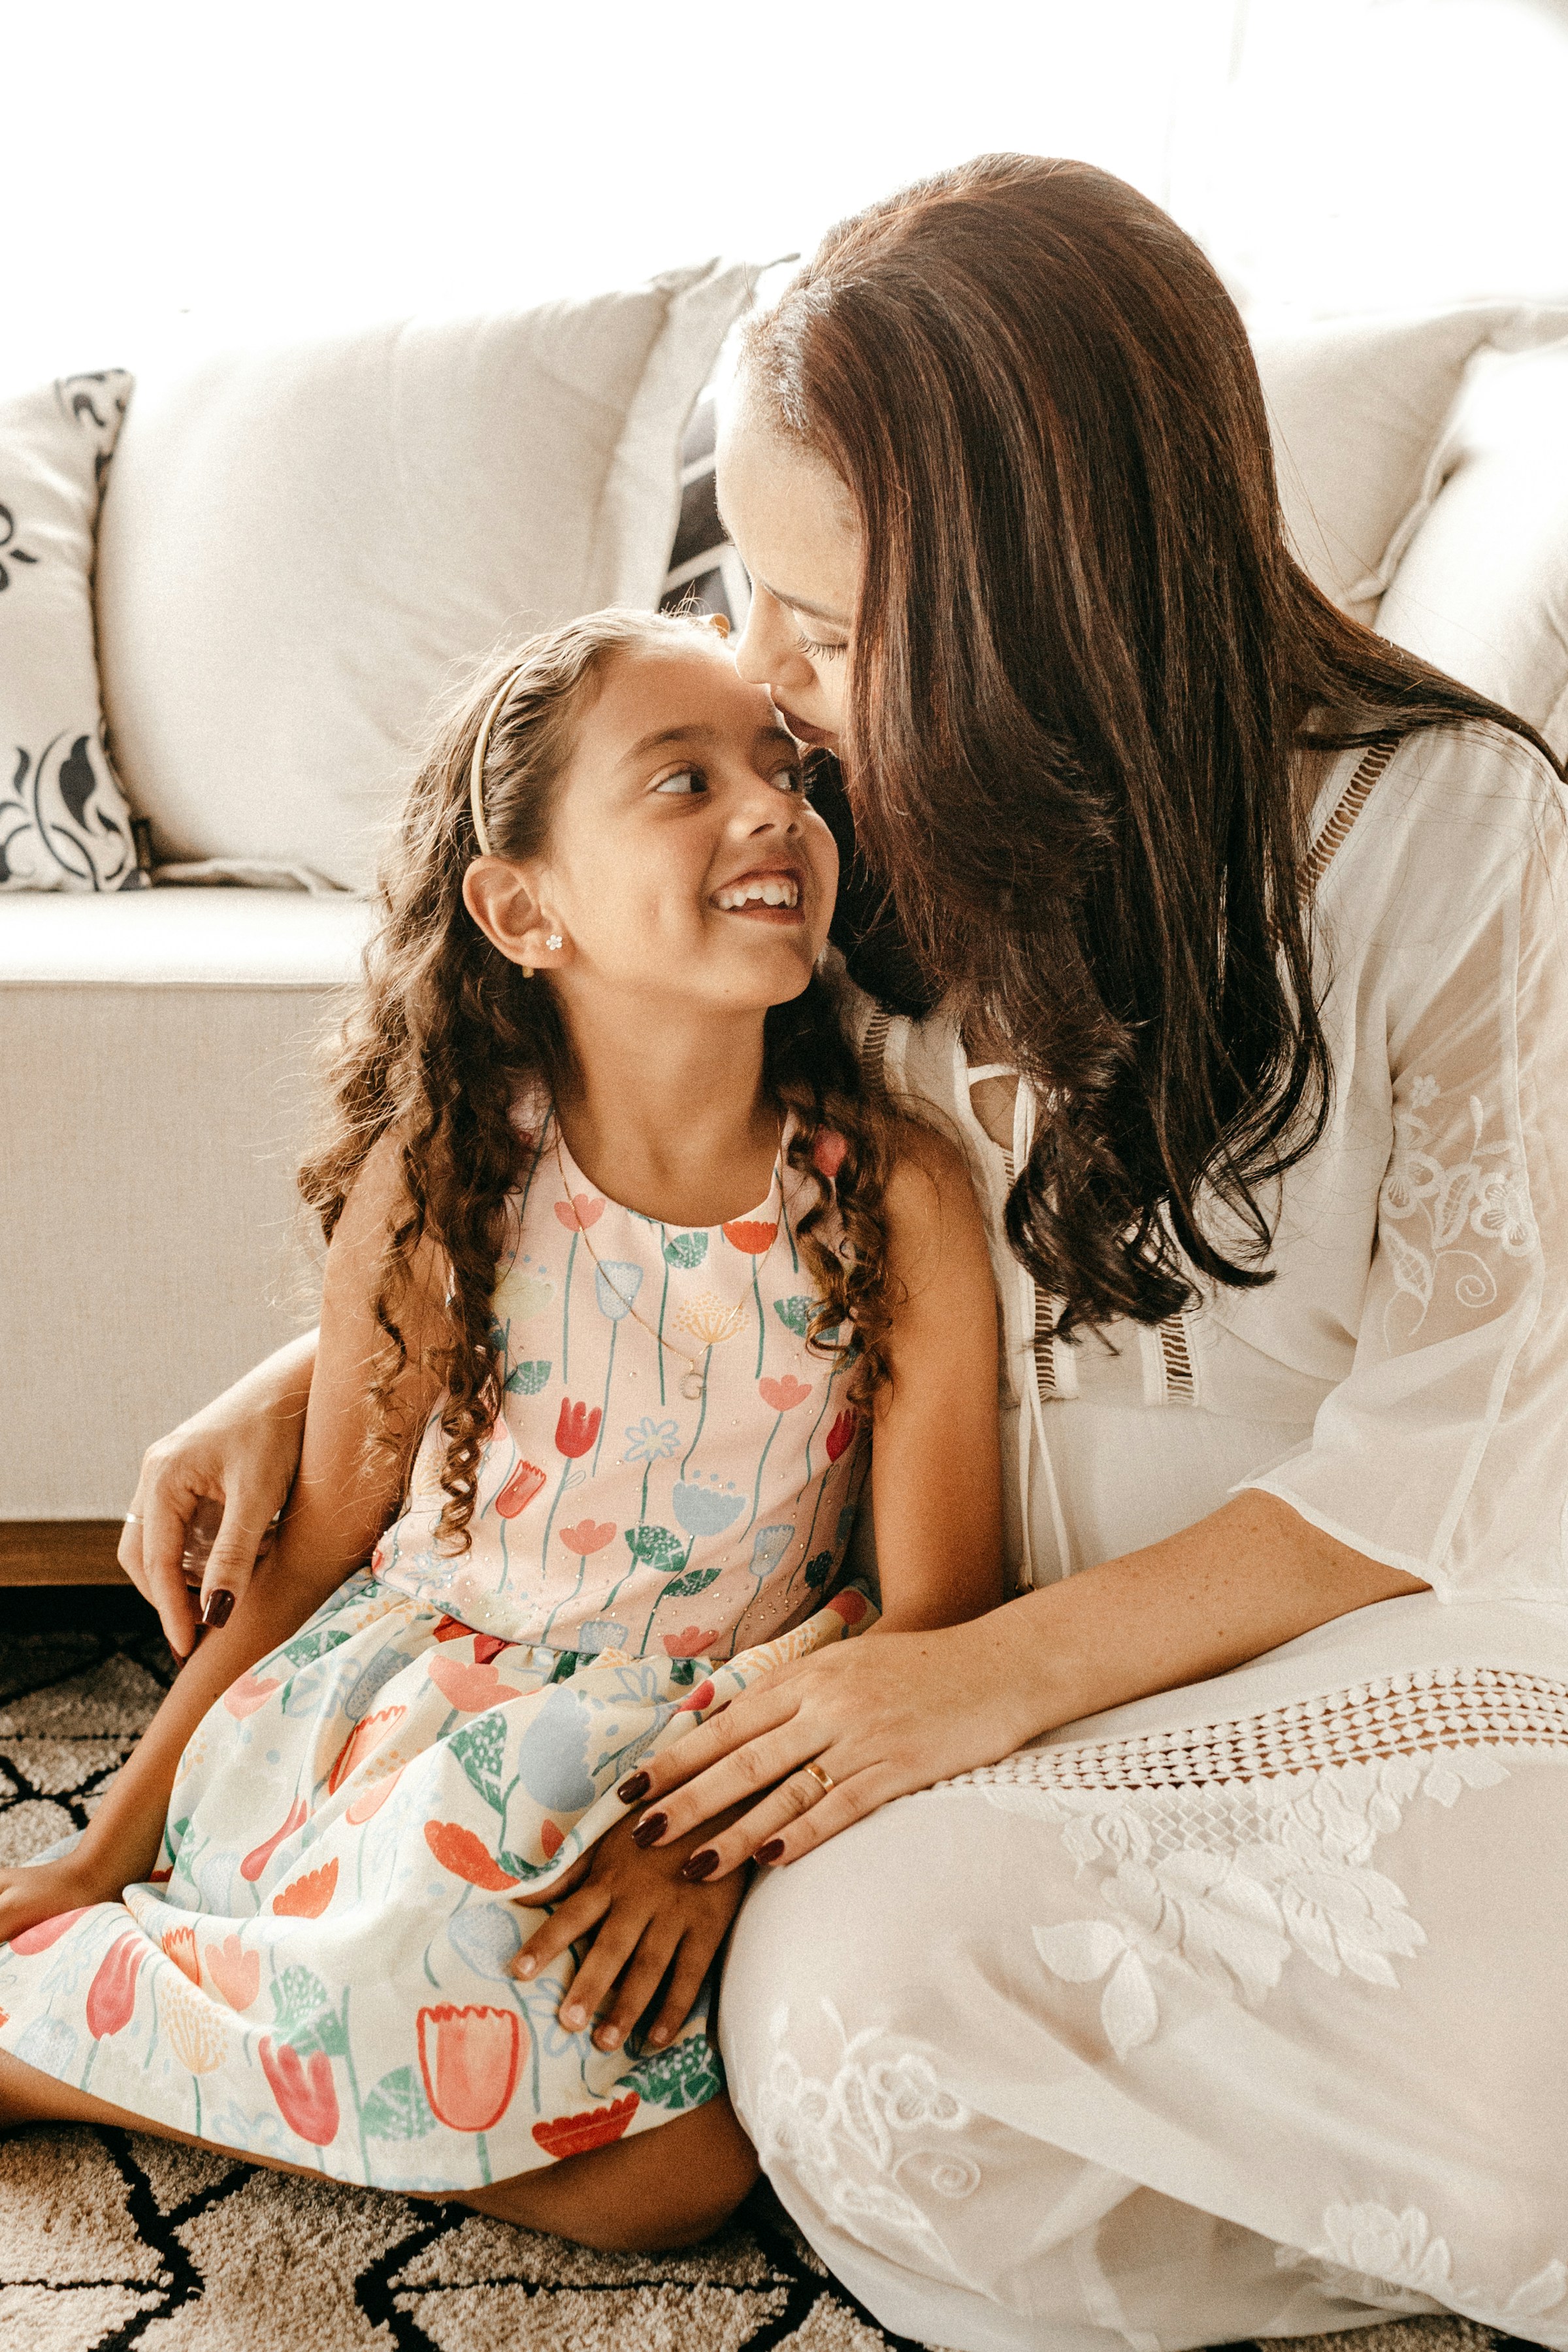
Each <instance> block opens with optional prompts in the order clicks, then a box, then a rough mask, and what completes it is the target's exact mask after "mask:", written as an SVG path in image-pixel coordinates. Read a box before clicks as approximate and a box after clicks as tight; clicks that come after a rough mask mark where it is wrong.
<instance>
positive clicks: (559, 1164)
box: [550, 1110, 784, 1404]
mask: <svg viewBox="0 0 1568 2352" xmlns="http://www.w3.org/2000/svg"><path fill="white" fill-rule="evenodd" d="M550 1118H551V1121H552V1125H553V1127H554V1129H555V1133H554V1137H553V1142H554V1146H555V1168H556V1173H557V1174H558V1175H559V1177H560V1179H561V1192H562V1197H563V1199H564V1201H565V1202H566V1205H567V1207H568V1208H569V1209H570V1210H571V1211H572V1213H573V1219H574V1224H575V1227H576V1231H577V1233H578V1234H579V1235H580V1237H581V1239H582V1243H583V1246H584V1249H585V1250H586V1251H587V1253H588V1255H589V1256H590V1257H591V1258H592V1259H593V1261H594V1270H595V1273H596V1274H597V1275H599V1276H601V1277H602V1279H603V1280H604V1281H605V1282H606V1283H608V1284H609V1286H610V1288H611V1290H613V1291H614V1292H615V1295H616V1297H617V1298H618V1299H619V1300H620V1302H621V1305H622V1306H623V1307H625V1308H626V1313H627V1314H628V1315H629V1316H630V1317H631V1318H632V1321H633V1322H634V1323H640V1324H641V1325H642V1328H643V1329H644V1330H645V1331H646V1332H647V1335H648V1337H649V1339H657V1340H658V1344H659V1346H660V1347H661V1348H662V1349H664V1351H665V1353H666V1355H669V1356H679V1359H680V1360H681V1362H682V1363H683V1364H684V1365H685V1366H686V1370H685V1372H684V1373H683V1374H682V1376H681V1381H680V1393H681V1395H682V1396H683V1397H689V1399H690V1400H691V1402H692V1403H693V1404H696V1403H698V1402H700V1400H701V1398H702V1397H703V1396H704V1395H705V1394H706V1392H707V1388H708V1362H709V1359H710V1357H711V1356H712V1353H713V1350H712V1349H711V1348H710V1349H709V1350H708V1353H707V1356H705V1357H704V1358H703V1359H702V1360H701V1362H699V1361H698V1360H697V1358H696V1357H695V1356H689V1355H688V1354H687V1352H686V1349H684V1348H678V1347H677V1346H676V1344H675V1342H674V1340H673V1339H666V1338H665V1336H664V1333H663V1332H662V1331H660V1330H659V1329H658V1327H657V1326H656V1325H654V1324H652V1323H650V1322H649V1321H648V1319H647V1316H646V1315H639V1314H638V1313H637V1308H636V1307H634V1306H633V1305H632V1302H631V1300H630V1299H629V1298H628V1297H626V1292H625V1291H624V1290H623V1289H622V1288H621V1287H620V1285H619V1284H618V1283H616V1282H612V1281H611V1280H610V1276H609V1275H608V1274H607V1273H606V1272H605V1266H604V1264H603V1261H602V1260H601V1258H600V1256H599V1253H598V1251H597V1250H596V1249H595V1247H594V1244H593V1243H592V1242H591V1241H590V1240H589V1239H588V1228H587V1226H586V1225H584V1223H582V1221H581V1220H580V1219H579V1218H578V1217H577V1204H576V1202H575V1201H574V1199H573V1197H572V1187H571V1185H570V1184H569V1183H568V1182H567V1181H566V1163H565V1161H564V1160H563V1159H562V1157H561V1117H560V1113H559V1112H557V1111H554V1110H552V1112H551V1114H550ZM773 1184H776V1185H777V1186H778V1194H779V1214H778V1223H775V1225H774V1227H773V1241H770V1242H769V1244H768V1246H767V1248H766V1249H765V1250H764V1251H763V1255H762V1257H760V1258H758V1259H756V1260H755V1261H754V1262H753V1265H752V1280H753V1281H755V1280H756V1278H757V1276H758V1274H759V1272H760V1271H761V1268H762V1265H763V1262H764V1261H765V1260H766V1259H767V1258H768V1257H769V1256H770V1255H772V1252H773V1242H776V1241H777V1239H778V1237H779V1231H778V1229H779V1225H780V1224H782V1223H784V1122H783V1121H782V1120H781V1122H780V1124H779V1140H778V1150H777V1151H776V1152H775V1153H774V1155H773ZM773 1184H770V1185H769V1187H768V1197H769V1199H770V1200H771V1199H772V1198H773ZM724 1223H726V1224H733V1223H736V1220H735V1219H734V1218H733V1217H728V1218H726V1219H725V1221H724ZM720 1230H721V1232H722V1230H723V1227H722V1226H721V1228H720ZM742 1303H743V1302H742Z"/></svg>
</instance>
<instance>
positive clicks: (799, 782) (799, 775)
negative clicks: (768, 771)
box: [770, 768, 805, 793]
mask: <svg viewBox="0 0 1568 2352" xmlns="http://www.w3.org/2000/svg"><path fill="white" fill-rule="evenodd" d="M770 781H771V782H772V783H773V789H774V791H775V792H780V793H804V792H805V771H804V770H803V769H800V768H781V769H780V770H779V772H778V773H777V775H775V776H773V778H771V779H770Z"/></svg>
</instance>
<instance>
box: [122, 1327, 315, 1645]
mask: <svg viewBox="0 0 1568 2352" xmlns="http://www.w3.org/2000/svg"><path fill="white" fill-rule="evenodd" d="M317 1336H318V1335H317V1334H316V1333H315V1332H314V1331H308V1332H306V1333H305V1334H304V1335H303V1337H302V1338H300V1339H290V1340H289V1342H288V1344H287V1346H286V1347H282V1348H279V1349H277V1351H276V1352H275V1353H274V1354H272V1355H270V1356H268V1359H267V1360H266V1362H265V1363H261V1364H258V1365H257V1367H256V1369H255V1370H254V1371H249V1372H247V1373H246V1374H245V1376H244V1378H243V1379H241V1380H237V1381H235V1383H234V1385H233V1387H232V1388H228V1389H226V1390H225V1391H224V1392H223V1394H222V1395H221V1396H218V1397H215V1398H214V1399H213V1401H212V1402H211V1404H208V1405H204V1406H203V1407H202V1410H201V1411H200V1412H195V1413H193V1414H192V1415H191V1417H190V1419H189V1420H188V1421H183V1422H182V1423H180V1425H179V1427H178V1429H174V1430H171V1431H170V1433H169V1434H168V1435H167V1437H161V1438H159V1439H158V1441H157V1443H156V1444H153V1445H150V1446H149V1447H148V1449H147V1451H146V1453H145V1454H143V1455H142V1475H141V1476H140V1477H139V1478H138V1480H137V1482H136V1492H135V1494H134V1495H133V1496H132V1501H131V1513H132V1516H131V1517H129V1518H128V1519H127V1521H126V1523H125V1529H124V1532H123V1534H122V1535H121V1538H120V1565H121V1568H122V1569H123V1570H125V1573H126V1575H127V1576H128V1577H129V1578H130V1579H131V1581H132V1584H134V1585H135V1586H136V1588H137V1590H138V1591H140V1592H141V1593H142V1596H143V1598H144V1599H146V1600H148V1601H151V1602H152V1603H153V1607H154V1608H155V1609H156V1610H157V1612H158V1614H159V1616H160V1618H161V1619H162V1620H163V1633H164V1636H165V1638H166V1640H167V1641H168V1643H169V1646H170V1648H171V1649H172V1650H173V1651H174V1654H175V1656H176V1657H179V1658H185V1657H188V1656H189V1655H190V1653H191V1651H192V1649H193V1647H194V1646H195V1621H196V1617H197V1615H198V1614H199V1608H194V1607H193V1605H192V1600H191V1593H190V1591H189V1588H188V1585H187V1570H186V1567H185V1559H186V1554H187V1552H188V1551H192V1550H193V1549H196V1548H198V1547H199V1539H200V1538H201V1536H202V1534H203V1532H204V1527H205V1532H206V1533H208V1534H211V1535H212V1537H213V1542H212V1546H211V1549H210V1552H209V1553H208V1555H207V1558H206V1559H205V1563H204V1565H203V1570H202V1572H201V1575H200V1584H201V1590H202V1597H203V1600H204V1601H205V1598H206V1596H207V1595H208V1594H210V1593H212V1592H215V1591H220V1590H221V1591H229V1592H232V1593H233V1594H234V1596H235V1598H236V1600H238V1599H239V1598H240V1596H241V1594H242V1593H243V1592H244V1591H245V1589H246V1586H247V1584H248V1583H249V1581H250V1573H251V1570H252V1569H253V1568H254V1566H255V1564H256V1559H257V1555H258V1552H259V1551H260V1549H261V1548H262V1546H263V1544H264V1542H265V1540H266V1537H267V1532H268V1528H270V1527H271V1525H272V1522H273V1520H274V1519H275V1518H276V1517H277V1516H278V1514H279V1511H280V1510H281V1509H282V1507H283V1506H284V1504H285V1503H286V1502H287V1501H288V1499H289V1487H290V1486H291V1485H292V1484H293V1479H294V1473H295V1470H296V1469H297V1468H298V1466H299V1462H300V1439H301V1436H302V1434H303V1432H304V1426H305V1402H306V1399H307V1398H308V1397H309V1395H310V1375H311V1372H312V1371H313V1370H314V1367H315V1361H316V1344H317ZM188 1573H189V1574H190V1575H191V1576H192V1577H195V1574H196V1569H195V1560H194V1559H193V1563H192V1567H191V1569H190V1570H189V1571H188Z"/></svg>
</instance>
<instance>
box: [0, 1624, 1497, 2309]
mask: <svg viewBox="0 0 1568 2352" xmlns="http://www.w3.org/2000/svg"><path fill="white" fill-rule="evenodd" d="M169 1678H170V1665H169V1659H168V1654H167V1652H166V1651H165V1649H164V1647H163V1637H162V1635H161V1634H160V1633H159V1632H158V1628H157V1622H156V1620H155V1619H154V1618H153V1615H152V1612H150V1611H148V1610H145V1609H144V1608H143V1607H142V1604H141V1602H140V1601H137V1599H136V1597H135V1595H134V1594H128V1593H120V1592H113V1591H98V1590H91V1589H89V1590H81V1591H75V1592H69V1593H59V1594H56V1593H27V1592H17V1591H0V1864H6V1863H18V1862H26V1860H28V1858H29V1857H30V1856H31V1855H33V1854H35V1853H40V1852H41V1851H42V1850H43V1848H44V1847H45V1846H47V1845H50V1844H52V1843H54V1841H55V1840H56V1839H57V1838H58V1837H61V1836H63V1835H65V1834H66V1832H68V1830H69V1829H70V1828H72V1827H73V1826H77V1827H79V1826H81V1825H82V1824H84V1823H85V1822H87V1821H88V1819H89V1817H90V1815H91V1812H92V1810H93V1806H94V1803H95V1802H96V1801H97V1799H98V1797H99V1796H100V1794H101V1792H102V1790H103V1788H104V1786H105V1784H106V1783H107V1781H108V1780H109V1779H110V1776H111V1774H112V1773H113V1772H114V1771H115V1770H116V1769H118V1767H119V1765H120V1764H121V1761H122V1759H123V1758H124V1757H125V1755H126V1753H127V1751H128V1750H129V1748H131V1746H132V1743H133V1742H134V1740H135V1738H136V1737H137V1734H138V1733H139V1732H140V1731H141V1730H142V1727H143V1725H144V1724H145V1723H146V1722H147V1720H148V1718H149V1717H150V1716H151V1715H152V1713H153V1709H154V1708H155V1707H156V1706H157V1704H158V1701H159V1698H160V1697H161V1696H162V1694H163V1691H164V1689H166V1688H167V1686H168V1682H169ZM1336 2340H1339V2341H1343V2340H1344V2339H1336ZM1353 2341H1354V2345H1355V2347H1356V2352H1503V2348H1504V2347H1508V2346H1509V2345H1510V2343H1511V2342H1512V2339H1510V2338H1508V2337H1505V2336H1498V2335H1496V2334H1494V2333H1493V2332H1492V2331H1491V2330H1489V2329H1488V2328H1485V2327H1479V2326H1473V2325H1472V2324H1471V2323H1469V2322H1468V2321H1466V2320H1430V2319H1428V2320H1407V2321H1402V2322H1396V2323H1391V2324H1390V2325H1389V2326H1384V2327H1375V2328H1370V2329H1367V2330H1365V2331H1363V2332H1362V2333H1361V2334H1359V2335H1358V2336H1355V2338H1354V2339H1353ZM0 2344H3V2345H4V2346H5V2347H6V2352H126V2347H132V2346H137V2347H143V2352H256V2347H257V2346H258V2345H264V2346H266V2347H268V2352H351V2347H362V2346H363V2347H373V2346H374V2347H386V2352H391V2347H398V2352H742V2347H744V2352H772V2347H789V2352H921V2347H917V2346H913V2345H910V2344H908V2342H907V2339H905V2338H903V2337H900V2336H889V2335H887V2334H886V2333H885V2332H884V2331H883V2330H882V2329H880V2328H879V2327H878V2326H877V2325H876V2324H875V2322H874V2321H873V2320H872V2319H871V2318H870V2316H869V2315H868V2313H866V2312H865V2311H863V2310H862V2309H861V2308H860V2306H859V2305H858V2304H857V2303H856V2302H855V2299H854V2297H853V2296H852V2295H850V2294H848V2293H847V2291H846V2290H845V2289H844V2288H843V2287H841V2286H839V2285H838V2284H837V2282H836V2281H835V2280H833V2279H832V2278H830V2277H829V2276H828V2274H827V2273H826V2271H825V2270H824V2269H823V2267H822V2265H821V2263H819V2262H818V2261H817V2260H816V2256H815V2255H814V2254H813V2253H811V2252H810V2251H809V2249H808V2248H807V2247H806V2246H805V2243H804V2242H803V2241H802V2240H801V2238H800V2237H799V2236H798V2234H797V2233H796V2231H795V2230H794V2229H793V2228H792V2227H791V2225H790V2223H789V2221H787V2220H786V2218H785V2216H784V2213H783V2211H782V2210H781V2209H780V2207H779V2205H778V2204H777V2202H776V2200H774V2199H773V2196H772V2195H771V2194H770V2192H769V2191H768V2190H767V2189H765V2188H764V2189H759V2190H758V2191H757V2192H756V2194H755V2195H754V2196H753V2197H752V2198H751V2199H750V2200H748V2203H747V2205H746V2207H745V2208H744V2210H743V2211H742V2215H741V2216H740V2218H739V2220H738V2221H737V2222H736V2223H735V2225H734V2226H733V2227H731V2229H729V2230H727V2231H724V2232H723V2233H722V2234H721V2236H719V2237H716V2238H713V2239H710V2241H709V2242H708V2243H707V2244H706V2245H703V2246H700V2247H698V2248H697V2249H696V2250H695V2251H694V2252H690V2253H688V2254H682V2255H676V2256H671V2257H668V2258H658V2259H656V2258H651V2257H644V2256H633V2255H620V2254H593V2253H588V2252H584V2250H583V2249H582V2248H580V2247H576V2246H570V2245H567V2244H565V2243H563V2242H562V2241H561V2240H560V2239H557V2238H544V2237H539V2236H535V2235H534V2234H532V2233H531V2232H530V2231H523V2230H514V2229H510V2228H509V2227H507V2226H506V2225H505V2224H503V2223H500V2222H495V2221H485V2220H483V2219H481V2218H480V2217H479V2216H478V2215H476V2214H473V2213H470V2212H469V2211H468V2210H467V2208H466V2207H464V2206H461V2205H458V2204H452V2205H441V2206H438V2205H427V2204H413V2203H410V2202H409V2201H408V2200H406V2199H404V2198H399V2197H388V2196H382V2195H379V2194H377V2193H375V2192H374V2191H369V2190H364V2189H342V2188H338V2187H335V2186H332V2187H329V2186H327V2185H325V2184H322V2183H319V2182H314V2181H309V2180H303V2179H294V2178H292V2177H290V2176H288V2175H284V2174H279V2173H276V2172H269V2171H263V2170H261V2169H259V2168H257V2167H255V2166H252V2165H246V2164H235V2163H231V2162H229V2161H228V2160H227V2159H226V2158H220V2157H209V2156H205V2155H203V2154H201V2153H200V2152H199V2151H196V2150H191V2149H185V2148H180V2147H172V2146H170V2145H167V2144H166V2143H164V2142H163V2141H160V2140H157V2139H154V2138H152V2137H146V2136H144V2135H142V2134H140V2133H127V2132H118V2131H97V2130H35V2131H24V2132H18V2133H16V2134H14V2135H12V2136H10V2137H4V2136H0ZM1270 2352H1279V2347H1270ZM1287 2352H1288V2347H1287ZM1521 2352H1522V2348H1521Z"/></svg>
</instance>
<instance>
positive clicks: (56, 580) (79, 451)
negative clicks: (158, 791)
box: [0, 368, 147, 890]
mask: <svg viewBox="0 0 1568 2352" xmlns="http://www.w3.org/2000/svg"><path fill="white" fill-rule="evenodd" d="M131 386H132V378H131V377H130V376H129V375H127V374H126V373H125V372H124V370H123V369H121V368H108V369H105V370H103V371H102V372H101V373H99V374H96V375H70V376H62V377H60V378H59V379H58V382H56V383H51V384H45V385H43V386H41V387H40V388H39V389H38V390H37V391H36V392H29V393H24V394H21V395H19V396H18V397H16V398H13V399H10V400H5V401H0V890H132V889H140V888H141V887H142V886H143V884H144V883H145V882H146V880H147V877H146V875H145V874H143V873H142V871H141V870H140V868H139V866H138V863H137V854H136V845H135V841H134V839H133V837H132V818H131V811H130V809H129V807H128V806H127V805H126V801H125V796H124V794H123V793H122V792H121V788H120V783H119V781H118V779H117V778H116V776H115V773H114V771H113V769H112V767H111V766H110V761H109V753H108V751H107V749H106V747H105V740H104V728H103V712H102V707H101V703H100V696H99V688H98V661H97V655H96V650H95V645H94V634H93V618H92V571H93V548H94V540H95V534H96V530H97V525H98V510H99V505H100V499H101V498H102V495H103V483H104V477H105V475H106V474H107V472H108V470H109V463H110V458H111V457H113V455H114V445H115V442H116V440H117V439H118V438H119V435H120V425H121V418H122V417H123V416H124V415H125V406H126V402H127V401H128V400H129V398H130V395H131Z"/></svg>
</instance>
